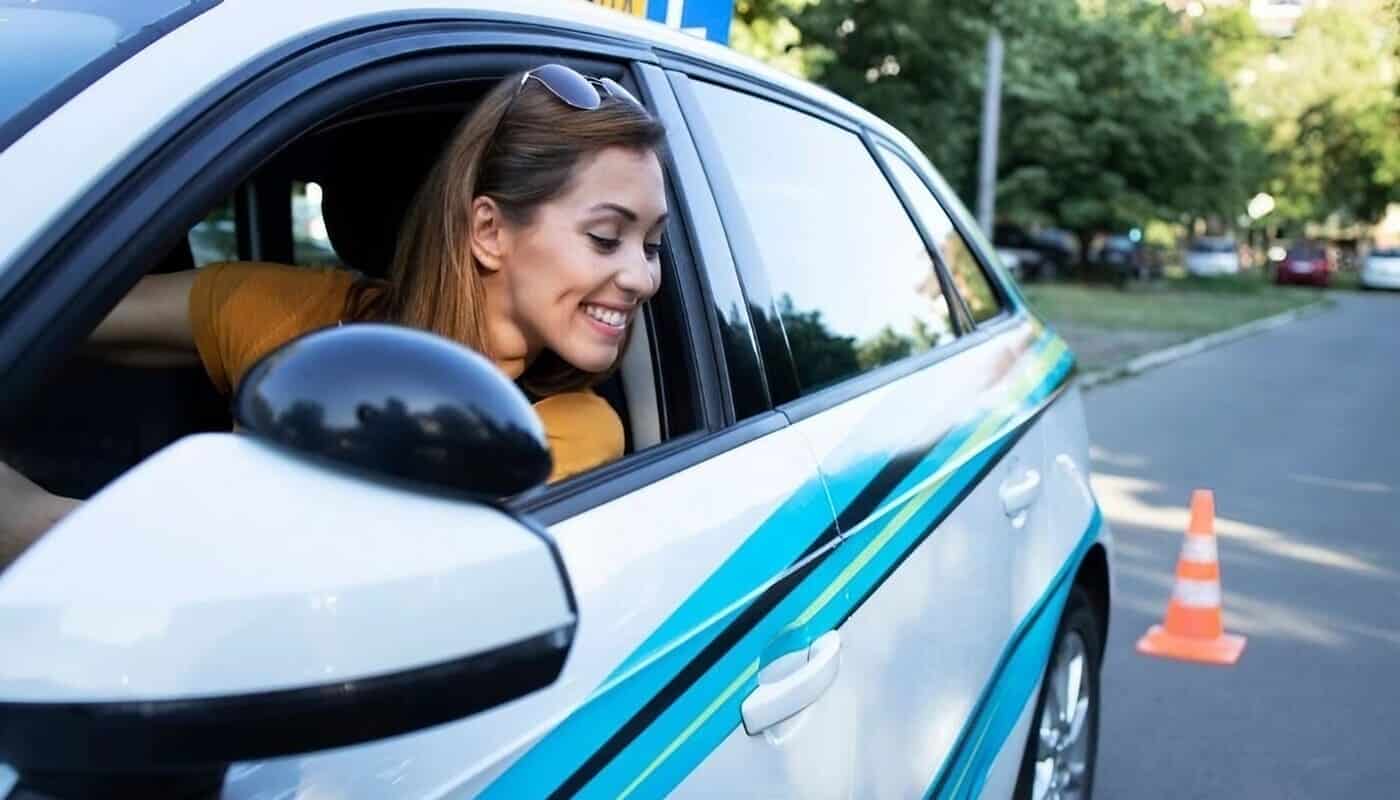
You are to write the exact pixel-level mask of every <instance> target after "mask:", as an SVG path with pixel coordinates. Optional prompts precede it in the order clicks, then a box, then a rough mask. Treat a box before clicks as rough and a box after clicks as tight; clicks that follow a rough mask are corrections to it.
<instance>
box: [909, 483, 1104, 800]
mask: <svg viewBox="0 0 1400 800" xmlns="http://www.w3.org/2000/svg"><path fill="white" fill-rule="evenodd" d="M1102 525H1103V514H1102V512H1101V511H1100V510H1099V507H1098V505H1095V506H1094V513H1093V515H1092V516H1091V517H1090V519H1089V526H1088V528H1087V529H1086V530H1085V531H1084V535H1083V536H1082V537H1081V538H1080V540H1079V544H1078V546H1077V547H1076V548H1075V550H1074V554H1073V555H1072V556H1071V557H1070V558H1069V559H1068V560H1067V561H1066V562H1065V564H1064V566H1062V567H1061V568H1060V571H1059V573H1058V574H1056V576H1055V579H1054V580H1053V581H1052V582H1051V584H1050V588H1049V589H1048V590H1046V592H1045V594H1043V595H1042V596H1041V597H1040V599H1039V600H1038V601H1036V604H1035V605H1034V606H1033V607H1032V608H1031V610H1030V613H1028V614H1027V615H1026V616H1025V618H1024V619H1022V620H1021V624H1020V625H1018V626H1017V628H1016V632H1015V633H1014V634H1012V636H1011V640H1010V642H1009V644H1008V645H1007V648H1006V650H1005V651H1004V652H1003V653H1002V656H1001V660H1000V662H999V663H998V664H997V669H996V671H995V672H994V673H993V675H994V677H993V679H992V681H991V683H989V684H988V685H987V688H986V689H985V690H984V691H983V693H982V696H981V697H980V698H978V700H977V705H976V706H975V707H974V710H973V713H972V716H971V717H970V718H969V720H968V724H967V725H966V726H964V728H963V730H962V732H961V733H960V734H959V735H958V741H957V743H956V744H955V745H954V746H953V752H952V755H951V756H950V757H949V758H948V759H947V760H946V761H945V762H944V764H943V767H942V768H941V769H940V770H939V771H938V773H937V774H936V775H935V776H934V779H933V783H932V785H931V786H930V788H929V790H928V792H927V793H925V795H924V797H925V798H926V800H929V799H931V798H937V799H938V800H945V798H946V799H948V800H955V799H960V798H973V797H978V796H979V795H981V793H982V787H983V786H984V785H985V783H986V781H987V776H988V774H989V773H990V772H991V769H992V764H993V763H994V762H995V761H996V758H997V756H998V755H1000V753H1001V751H1002V749H1003V748H1004V747H1005V745H1006V740H1007V738H1008V737H1009V736H1010V735H1011V731H1012V729H1013V728H1015V727H1016V721H1017V720H1018V719H1020V717H1021V712H1022V711H1024V710H1025V708H1026V705H1027V704H1028V703H1029V702H1031V700H1032V699H1034V693H1035V690H1036V687H1037V686H1038V685H1039V683H1040V679H1041V677H1042V676H1043V675H1044V674H1045V668H1046V666H1047V665H1048V664H1049V662H1050V648H1051V647H1052V646H1053V645H1054V641H1055V631H1056V630H1057V629H1058V628H1059V625H1060V615H1061V614H1062V613H1063V612H1064V607H1065V602H1066V600H1067V599H1068V598H1069V590H1070V587H1071V586H1073V583H1072V581H1071V578H1072V577H1073V576H1074V575H1075V573H1077V572H1078V571H1079V565H1080V564H1081V563H1083V561H1084V556H1085V555H1086V554H1088V552H1089V549H1090V548H1091V547H1093V545H1094V542H1096V541H1097V540H1098V537H1099V528H1100V527H1101V526H1102ZM1032 724H1034V721H1032Z"/></svg>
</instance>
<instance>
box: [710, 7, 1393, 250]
mask: <svg viewBox="0 0 1400 800" xmlns="http://www.w3.org/2000/svg"><path fill="white" fill-rule="evenodd" d="M1397 17H1400V1H1398V0H1350V1H1349V2H1348V3H1342V4H1332V5H1330V6H1329V7H1328V8H1326V9H1315V10H1313V11H1311V12H1309V14H1308V15H1306V16H1305V17H1304V19H1303V21H1302V22H1301V23H1300V25H1299V28H1298V33H1297V35H1296V36H1294V37H1293V38H1291V39H1286V40H1278V39H1273V38H1270V37H1267V36H1264V35H1262V34H1261V33H1260V32H1259V31H1258V30H1257V29H1256V26H1255V24H1254V20H1253V17H1252V16H1251V15H1250V12H1249V4H1247V3H1240V4H1237V5H1236V6H1233V7H1231V6H1217V5H1214V4H1207V12H1206V14H1205V15H1204V16H1203V17H1201V18H1199V19H1191V18H1188V17H1186V16H1185V15H1183V14H1179V13H1175V12H1173V11H1171V10H1169V9H1168V8H1167V7H1166V6H1165V5H1164V4H1162V3H1156V2H1141V0H740V1H739V2H738V4H737V6H736V16H735V25H734V32H733V44H734V46H735V47H736V48H738V49H741V50H744V51H746V52H749V53H750V54H753V55H755V56H757V57H759V58H762V59H764V60H767V61H769V62H770V63H776V64H777V65H779V66H780V67H781V68H783V69H786V70H788V71H789V72H792V73H794V74H798V75H804V76H807V77H810V78H812V79H814V80H816V81H818V82H820V83H822V84H823V85H825V86H827V87H828V88H830V89H832V90H833V91H835V92H836V93H838V94H840V95H842V96H845V97H847V98H849V99H851V100H853V101H854V102H856V103H858V104H860V105H862V106H864V107H866V108H868V109H870V110H871V111H873V112H874V113H876V114H878V115H879V116H881V117H882V118H884V119H885V120H887V121H889V122H890V123H891V124H893V125H894V126H895V127H897V128H899V129H900V130H902V131H903V132H904V133H905V134H907V135H908V136H909V137H910V138H911V139H913V140H914V142H915V143H916V144H918V145H919V147H920V148H921V149H922V150H923V151H924V152H925V153H926V154H927V155H928V156H929V158H930V160H932V161H933V162H934V163H935V164H937V165H938V167H939V169H940V170H942V171H943V173H944V175H945V177H947V179H948V180H949V182H950V183H952V184H953V186H954V187H955V188H956V189H957V190H958V192H959V194H960V195H961V196H962V197H963V199H964V200H966V201H971V200H972V199H973V197H974V181H975V179H976V173H977V153H978V135H979V131H980V115H981V98H982V88H983V82H984V78H985V74H984V70H985V52H986V50H985V48H986V40H987V36H988V33H989V32H990V31H991V30H992V29H994V28H995V29H997V30H999V31H1000V32H1001V34H1002V36H1003V39H1004V41H1005V43H1006V60H1005V65H1004V73H1003V106H1002V125H1001V140H1000V161H999V164H998V177H999V180H998V187H997V209H998V212H999V216H1001V217H1005V218H1010V219H1013V220H1017V221H1021V222H1047V223H1052V224H1056V225H1059V226H1062V227H1068V228H1071V229H1074V230H1076V231H1078V232H1080V233H1081V235H1082V236H1086V235H1087V234H1088V233H1089V232H1091V231H1095V230H1103V229H1120V230H1121V229H1123V228H1126V227H1131V226H1141V225H1143V224H1145V223H1149V222H1151V221H1154V220H1160V221H1166V222H1173V223H1180V222H1186V221H1189V220H1191V219H1195V218H1200V217H1209V218H1214V219H1216V220H1218V221H1221V222H1224V223H1225V224H1231V223H1233V221H1234V220H1235V218H1236V217H1238V216H1239V215H1240V214H1241V213H1242V212H1243V210H1244V207H1245V205H1246V203H1247V202H1248V199H1249V198H1250V197H1251V196H1252V195H1253V194H1254V193H1256V192H1258V191H1261V190H1265V189H1267V190H1268V191H1270V192H1271V193H1273V194H1274V195H1275V197H1276V199H1277V201H1278V211H1277V212H1275V213H1276V218H1278V219H1280V220H1305V219H1321V218H1323V217H1326V216H1329V215H1340V216H1341V217H1343V218H1344V219H1357V220H1369V219H1374V218H1376V217H1377V216H1379V214H1380V213H1381V211H1382V210H1383V209H1384V207H1385V204H1386V203H1387V202H1392V201H1395V200H1397V199H1400V198H1397V196H1396V192H1397V186H1400V136H1397V135H1396V132H1397V131H1400V35H1397V31H1400V24H1397Z"/></svg>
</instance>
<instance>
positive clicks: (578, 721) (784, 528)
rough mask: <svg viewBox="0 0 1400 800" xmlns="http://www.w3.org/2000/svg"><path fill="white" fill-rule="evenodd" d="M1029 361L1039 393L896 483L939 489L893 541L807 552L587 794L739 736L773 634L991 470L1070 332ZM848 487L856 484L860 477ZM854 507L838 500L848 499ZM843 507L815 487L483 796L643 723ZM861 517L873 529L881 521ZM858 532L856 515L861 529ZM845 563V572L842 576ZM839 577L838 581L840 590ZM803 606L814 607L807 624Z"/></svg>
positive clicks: (979, 424) (519, 784)
mask: <svg viewBox="0 0 1400 800" xmlns="http://www.w3.org/2000/svg"><path fill="white" fill-rule="evenodd" d="M1051 346H1056V347H1059V348H1060V350H1061V351H1062V353H1061V355H1059V356H1058V357H1055V358H1054V361H1053V363H1051V364H1050V366H1049V368H1048V370H1047V371H1045V372H1043V373H1041V374H1039V375H1036V374H1035V371H1036V369H1043V367H1039V366H1038V365H1039V364H1040V363H1041V362H1043V361H1044V358H1043V356H1044V355H1046V354H1045V352H1044V351H1045V350H1046V349H1047V348H1049V347H1051ZM1023 363H1029V364H1032V367H1033V368H1032V370H1031V371H1029V372H1025V376H1026V377H1030V378H1038V380H1035V381H1034V382H1033V383H1032V384H1031V386H1032V387H1033V388H1031V389H1030V391H1029V392H1028V393H1026V394H1023V395H1021V396H1019V397H1010V398H1008V400H1011V402H1012V405H1011V406H1010V407H1005V406H1003V407H1002V408H1001V409H1000V410H999V409H997V408H992V409H989V410H988V411H987V412H985V413H984V414H983V415H982V416H981V417H979V418H976V419H973V420H971V421H969V422H966V423H964V424H962V425H959V426H957V427H956V428H955V429H954V430H953V431H950V432H949V434H948V435H947V436H945V437H944V438H943V440H942V441H940V442H939V443H938V445H937V446H936V447H934V448H933V450H932V452H930V453H929V454H928V455H927V456H926V457H924V458H923V459H922V460H921V462H920V463H919V464H918V466H917V467H916V468H914V469H913V470H912V473H911V474H909V475H908V476H906V477H905V478H904V480H903V481H901V483H900V485H899V488H898V489H896V490H895V491H894V492H893V493H891V494H890V495H889V496H890V497H891V498H897V497H901V496H903V494H906V493H907V492H908V491H910V490H913V489H915V488H919V489H920V491H923V492H928V493H930V494H931V496H930V497H927V498H925V499H926V501H927V502H922V503H920V504H919V505H918V506H917V510H916V511H915V512H914V513H911V514H910V516H909V517H908V518H907V519H902V520H899V524H898V527H897V529H894V530H893V532H892V533H888V534H887V535H888V536H889V537H890V538H889V539H888V541H884V542H882V543H880V545H879V548H878V550H874V548H871V549H872V551H873V554H867V555H866V556H865V557H864V560H861V561H857V560H856V554H857V553H859V552H860V551H861V550H862V548H861V547H859V546H856V547H849V546H847V543H846V542H843V543H842V546H841V547H838V548H836V549H835V551H834V552H833V553H832V555H831V557H829V558H825V559H823V560H818V561H815V562H812V563H809V564H808V566H807V567H806V568H804V571H805V573H806V574H803V575H800V580H799V581H798V582H797V583H796V585H795V587H794V588H793V589H792V590H791V591H790V592H789V593H788V594H787V595H786V596H784V597H783V598H782V599H781V600H780V601H779V602H777V604H776V605H775V606H774V607H773V608H771V609H768V610H767V612H766V613H764V614H763V615H762V616H761V617H759V618H757V619H756V621H755V623H754V625H753V627H752V628H751V629H749V630H747V631H745V632H743V635H742V636H741V637H738V638H737V639H736V641H735V642H734V644H733V646H732V647H730V649H729V650H727V651H724V652H723V654H722V655H720V656H719V658H718V660H717V661H715V662H714V663H713V664H710V665H709V666H708V668H706V669H705V670H704V671H703V673H698V672H697V673H696V674H697V675H698V676H699V677H698V678H697V679H695V681H694V683H692V684H690V685H688V686H685V687H684V689H683V691H679V692H678V693H677V694H676V695H675V696H674V697H673V698H668V699H667V700H665V701H663V702H664V703H668V704H667V705H664V706H662V710H661V711H660V712H659V713H658V714H656V716H655V718H654V719H651V721H650V722H649V723H647V724H646V725H645V727H644V728H641V729H639V731H638V732H637V734H636V735H635V736H634V737H633V738H631V739H630V741H629V740H627V739H626V737H625V736H624V737H622V738H621V739H618V740H617V741H618V742H619V743H622V742H625V745H622V746H621V749H620V750H618V751H617V752H616V754H615V755H614V756H613V757H612V758H611V759H610V760H608V761H607V762H606V764H603V765H602V766H601V768H600V769H597V770H596V774H593V772H592V771H591V770H592V769H593V768H590V771H585V772H583V773H580V775H579V776H578V777H575V778H574V780H575V781H576V782H575V784H574V785H575V786H581V787H582V788H581V789H580V791H579V793H578V796H583V797H620V796H629V797H655V796H661V795H664V794H665V793H666V792H668V791H670V790H671V789H672V788H674V787H675V786H676V785H678V784H679V782H680V781H681V780H683V779H684V777H685V776H686V775H687V774H689V772H690V771H691V770H693V769H694V767H695V766H696V765H698V764H699V763H700V761H702V760H703V759H704V758H705V757H706V756H708V755H709V754H710V753H711V752H712V751H713V750H714V748H715V747H717V746H718V744H719V743H720V742H722V741H723V740H724V739H725V738H726V737H728V736H729V734H730V733H732V732H733V730H734V729H735V727H737V726H738V725H740V724H741V723H740V714H739V705H740V703H741V702H742V700H743V698H744V697H745V696H747V694H748V693H749V692H750V691H751V690H752V689H753V687H754V686H755V685H756V676H757V670H758V667H759V665H760V664H761V663H762V660H763V659H764V657H765V654H766V653H767V652H769V651H770V650H771V648H772V646H773V644H774V642H775V641H776V640H779V639H780V638H781V639H784V640H785V641H784V644H785V646H787V644H788V640H795V641H792V644H793V645H795V646H800V645H801V644H803V643H805V642H806V641H808V640H810V639H811V638H813V635H814V634H816V633H821V632H824V631H825V630H830V629H832V628H833V627H835V626H836V625H837V624H839V623H840V621H842V620H844V619H845V618H846V617H848V616H849V615H850V613H853V612H854V610H855V608H856V607H857V606H858V605H859V604H860V603H861V602H863V601H864V598H865V597H866V596H867V595H868V593H869V592H870V591H873V590H874V588H875V587H877V586H878V585H879V584H880V583H881V582H882V581H883V580H884V578H885V577H886V576H887V574H888V571H889V570H891V569H893V567H894V565H896V564H897V563H898V562H899V561H900V560H901V559H902V558H903V556H904V555H905V554H907V552H908V550H909V549H910V548H912V547H914V546H916V545H917V543H918V542H920V541H922V539H923V537H924V536H926V535H927V534H928V531H929V529H930V528H931V527H932V526H933V525H934V524H936V522H937V521H938V520H941V519H942V517H943V516H946V514H947V513H950V512H951V511H952V508H953V507H954V506H955V505H956V503H957V502H958V501H960V500H961V498H962V496H964V494H965V492H966V491H969V490H970V488H971V487H972V486H973V485H975V483H976V482H977V480H979V479H980V476H981V473H982V472H983V470H985V469H987V468H989V466H990V465H991V464H994V463H995V462H996V461H997V460H998V459H999V458H1000V457H1001V455H1002V454H1003V453H1004V452H1005V451H1006V450H1008V449H1010V447H1011V446H1012V445H1014V443H1015V439H1016V430H1017V429H1018V427H1021V426H1024V425H1025V424H1027V423H1026V422H1025V421H1024V420H1022V421H1021V422H1020V423H1019V424H1017V423H1016V422H1015V420H1016V419H1017V415H1018V414H1024V413H1025V412H1028V411H1033V410H1035V408H1036V407H1037V406H1039V405H1040V404H1042V403H1043V402H1044V401H1045V400H1046V398H1048V397H1049V396H1050V395H1051V394H1052V393H1053V392H1054V391H1056V390H1057V389H1058V388H1059V386H1060V385H1061V384H1062V383H1063V380H1064V377H1065V375H1066V374H1067V373H1068V371H1069V370H1070V368H1071V367H1072V364H1073V357H1072V355H1070V354H1069V353H1068V351H1067V350H1063V342H1062V340H1058V339H1057V337H1053V336H1042V337H1040V339H1039V340H1038V341H1037V342H1036V343H1035V344H1034V345H1033V347H1032V349H1031V353H1028V354H1026V355H1025V356H1023ZM1023 372H1024V371H1023ZM1022 391H1025V390H1024V389H1022ZM997 420H1001V422H997ZM987 425H993V426H994V427H995V434H994V435H992V436H990V437H988V438H987V439H986V440H985V441H979V442H977V443H975V445H976V446H975V447H974V448H973V450H972V452H971V454H970V455H969V456H965V458H966V461H965V463H961V464H954V463H950V459H952V458H953V457H954V456H955V455H956V454H957V453H958V452H959V449H960V448H963V447H966V446H968V445H969V443H970V442H971V440H972V439H973V438H977V439H979V440H980V439H982V436H981V434H983V433H986V432H987V430H988V429H987V428H986V426H987ZM857 471H859V472H861V473H864V477H865V479H866V480H867V481H868V480H870V477H871V475H873V474H874V472H878V465H876V464H872V463H871V462H866V463H864V464H862V465H861V466H860V468H859V469H858V470H857ZM845 485H846V486H847V487H855V484H854V483H846V484H845ZM856 493H858V490H857V491H854V492H853V491H846V492H843V494H847V495H849V496H847V497H845V498H844V500H845V502H849V500H850V499H851V497H854V496H855V494H856ZM842 505H843V503H837V508H841V507H842ZM896 507H897V504H894V503H891V504H890V508H896ZM831 513H832V503H831V501H830V500H829V499H828V497H827V495H826V489H825V488H824V487H823V486H822V485H821V484H820V483H816V482H814V483H811V484H808V485H805V486H803V487H802V488H801V489H800V490H799V492H798V493H797V494H795V495H794V496H793V497H792V498H790V499H789V500H788V501H786V502H785V503H784V504H783V505H782V506H781V507H780V508H779V509H778V510H777V511H775V512H774V513H773V514H772V515H771V516H770V518H769V519H768V520H766V521H765V522H764V523H763V525H761V526H760V527H759V529H758V530H756V531H755V532H754V534H753V535H751V536H750V537H749V538H748V539H747V540H746V541H745V543H744V544H743V545H742V546H741V547H740V548H739V549H738V550H736V551H735V553H734V554H733V555H732V556H731V557H730V558H729V559H727V560H726V561H725V563H724V564H723V565H722V566H721V567H720V568H719V570H717V571H716V572H715V573H714V575H712V576H711V577H710V578H709V579H708V580H707V581H706V582H705V583H704V584H703V585H702V586H701V587H700V588H699V589H697V590H696V591H695V592H694V593H693V594H692V595H691V596H690V598H688V599H687V600H686V602H685V603H683V604H682V605H681V606H680V607H679V608H678V609H677V611H676V612H675V613H674V614H673V615H672V616H671V617H669V618H668V619H667V620H666V621H665V622H664V623H663V624H662V625H661V626H660V627H658V629H657V630H656V631H655V632H654V633H653V634H652V635H651V636H650V637H648V639H647V640H646V641H645V642H644V643H643V644H642V645H641V646H639V647H638V648H637V649H636V650H635V651H633V653H632V654H631V655H629V656H628V657H627V658H626V659H625V660H624V661H623V663H622V665H621V666H620V667H619V668H618V669H617V670H616V671H615V672H614V673H613V674H612V675H611V676H609V678H608V679H606V680H605V681H604V682H603V684H602V685H601V686H599V687H598V689H596V690H595V691H594V692H593V693H592V694H591V695H590V696H589V698H588V699H587V700H586V701H585V702H584V703H583V704H582V705H581V706H580V707H579V708H577V709H575V710H574V711H573V713H571V714H570V715H569V716H568V717H567V718H566V719H565V720H564V721H563V722H562V723H561V724H559V725H558V726H557V727H555V728H554V729H553V730H551V731H550V732H549V733H548V734H546V735H545V736H544V737H543V738H542V739H541V741H539V742H538V743H537V744H536V745H535V746H534V747H532V748H531V749H530V750H529V751H528V752H527V753H525V755H523V756H522V757H521V758H520V759H518V760H517V761H516V763H514V764H512V765H511V767H510V768H508V769H507V770H506V772H505V773H504V774H502V776H501V777H500V778H498V779H497V780H496V781H494V782H493V783H492V784H491V785H490V786H488V787H487V788H486V790H485V791H484V792H483V794H482V795H481V796H482V797H487V798H516V797H543V796H546V795H549V794H550V793H552V792H556V791H557V790H558V789H559V788H560V787H561V786H562V785H564V783H565V781H566V780H569V779H570V777H571V776H573V775H574V774H575V773H576V772H577V771H578V770H579V769H580V768H581V766H582V765H584V764H585V763H586V762H588V761H589V759H590V758H591V757H593V756H594V754H595V753H597V752H598V751H599V750H600V749H601V748H602V747H603V745H604V743H606V742H608V741H610V740H611V739H613V737H615V736H616V735H617V734H619V732H620V731H621V730H623V728H624V726H627V725H628V724H629V723H631V724H632V726H633V727H634V728H635V727H637V722H636V721H635V720H634V717H636V715H637V714H639V713H640V712H641V710H642V709H643V708H644V707H646V706H648V704H649V703H650V704H651V706H652V707H653V708H656V707H657V701H658V698H659V695H660V694H661V693H662V689H663V688H664V687H667V686H668V685H669V684H670V683H671V681H672V680H673V679H675V678H676V676H678V675H679V674H681V672H682V671H683V670H685V669H686V668H687V666H690V665H691V663H692V662H693V661H694V660H695V658H696V656H697V655H698V654H699V653H700V652H701V651H702V650H703V649H704V648H705V647H706V645H709V644H711V643H712V642H714V641H715V639H716V637H717V636H719V634H720V633H722V632H724V631H725V629H726V628H727V626H729V625H730V623H732V622H733V621H734V620H735V619H736V618H737V617H738V616H739V615H740V614H741V613H743V612H744V611H745V609H747V608H748V607H749V606H751V605H752V604H753V602H754V600H755V599H756V597H758V596H759V595H761V594H762V592H763V589H764V587H765V586H767V585H769V583H768V582H770V581H772V580H773V578H774V577H775V576H778V575H780V574H783V573H784V571H786V570H788V569H789V568H790V565H792V564H793V562H794V560H796V559H797V558H799V557H800V556H801V555H802V554H803V553H804V552H808V551H809V549H810V548H811V546H812V545H813V543H814V542H817V541H818V540H819V539H820V538H821V535H822V533H823V532H824V531H826V530H827V529H828V527H829V525H830V520H831ZM887 516H888V517H892V518H893V517H895V515H894V514H886V513H885V512H884V511H880V512H877V513H876V514H873V515H872V517H871V518H872V519H874V518H876V517H879V518H884V517H887ZM880 524H881V525H883V524H884V523H883V522H881V523H880ZM891 525H893V523H891ZM861 527H863V528H864V530H865V532H870V531H873V530H874V529H875V528H876V527H879V526H878V525H870V526H861ZM860 531H861V528H860V527H858V528H857V530H856V531H855V532H856V533H857V534H860ZM843 570H845V571H846V573H847V574H845V575H844V577H843V576H842V571H843ZM852 571H854V573H853V574H852ZM838 578H840V580H838ZM842 581H844V582H842ZM834 586H839V587H840V588H839V591H837V592H835V593H834V594H832V589H831V587H834ZM824 593H825V594H824ZM828 594H830V595H831V596H827V595H828ZM804 610H805V616H806V619H803V620H800V623H799V617H800V616H802V615H804ZM750 616H755V615H753V614H751V615H750ZM794 623H799V624H794ZM585 624H586V623H585ZM1052 633H1053V631H1052ZM711 649H712V650H713V648H711ZM691 671H692V672H695V668H694V667H691ZM1037 678H1038V675H1037ZM681 685H682V686H684V684H681ZM1018 710H1019V709H1018ZM643 719H650V718H649V717H643ZM1013 721H1014V720H1013ZM629 735H630V734H629ZM594 762H595V765H594V766H595V767H596V766H597V764H598V763H600V762H599V760H598V759H594ZM583 776H590V778H589V780H588V781H587V783H582V784H580V783H577V780H578V778H579V777H583Z"/></svg>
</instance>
